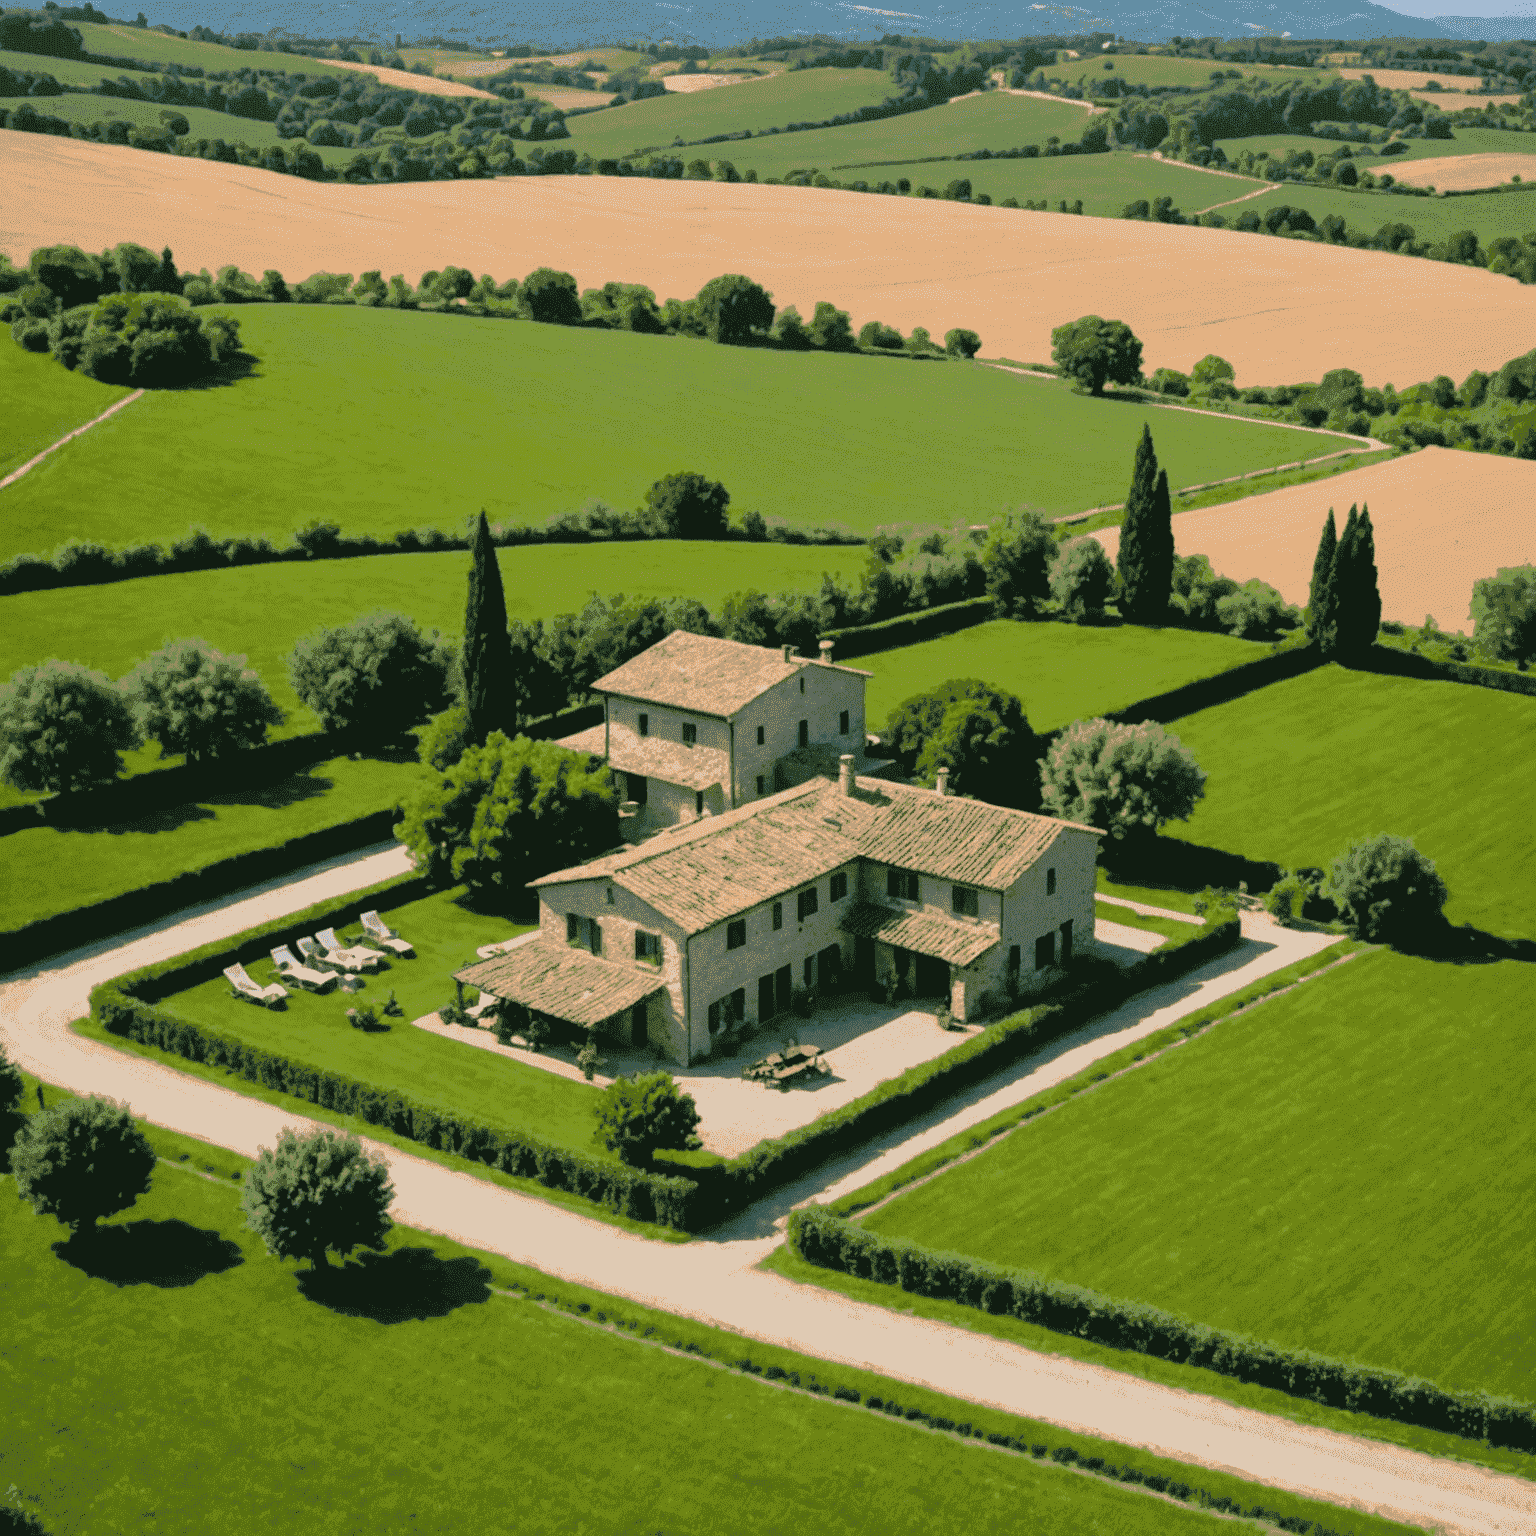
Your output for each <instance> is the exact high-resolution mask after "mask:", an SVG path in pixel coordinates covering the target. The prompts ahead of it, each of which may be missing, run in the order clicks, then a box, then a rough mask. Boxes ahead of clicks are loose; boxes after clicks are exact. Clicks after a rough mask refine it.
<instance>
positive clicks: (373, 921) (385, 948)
mask: <svg viewBox="0 0 1536 1536" xmlns="http://www.w3.org/2000/svg"><path fill="white" fill-rule="evenodd" d="M362 925H363V932H364V934H366V935H367V937H368V938H369V939H370V940H371V941H372V943H371V944H352V945H347V944H344V943H342V941H341V939H340V938H339V937H338V936H337V933H336V930H335V928H322V929H320V930H319V931H318V932H317V933H316V934H315V935H314V937H313V938H310V937H308V936H305V937H303V938H301V939H298V940H297V941H296V945H297V948H298V951H299V953H298V954H297V955H295V954H294V952H293V949H292V948H291V947H290V946H289V945H287V944H279V945H278V946H277V947H276V948H275V949H274V950H272V951H271V954H272V964H273V965H274V966H276V967H277V974H278V975H279V976H280V977H282V979H283V981H284V982H286V983H287V984H288V985H289V986H293V987H299V988H301V989H302V990H303V991H306V992H328V991H330V989H331V988H332V987H334V986H335V985H336V984H337V982H338V981H340V982H341V984H342V986H343V987H348V984H349V982H350V981H352V978H358V977H361V976H364V975H370V976H371V975H373V974H375V973H376V972H377V971H378V969H379V967H380V966H381V965H383V963H384V961H385V959H386V957H387V956H388V955H394V956H396V957H397V958H399V959H414V958H415V955H416V950H415V947H414V946H413V945H412V944H410V943H409V942H408V941H407V940H405V939H403V938H401V937H400V935H399V934H398V933H397V932H395V930H394V929H393V928H391V927H390V926H389V924H388V923H386V922H385V921H384V919H383V918H382V917H380V916H379V914H378V913H377V912H376V911H375V912H364V913H363V915H362ZM374 945H377V946H379V947H378V948H374V947H373V946H374ZM224 975H225V976H226V977H227V978H228V980H229V984H230V987H231V988H232V990H233V992H234V994H235V995H236V996H237V997H245V998H249V999H250V1000H251V1001H252V1002H253V1003H262V1004H264V1005H265V1006H266V1007H269V1008H274V1007H277V1006H278V1004H280V1003H281V1002H282V1000H283V999H284V998H285V997H287V996H288V993H287V990H286V989H285V988H284V987H283V986H280V985H278V984H276V983H274V984H273V985H272V986H270V987H259V986H257V984H256V983H255V982H254V981H253V980H252V979H251V977H250V976H249V975H247V974H246V971H245V968H244V966H240V965H232V966H230V967H229V968H228V969H227V970H226V971H225V972H224ZM361 985H362V983H361V981H360V980H359V981H356V982H355V983H354V984H353V985H352V986H351V987H348V989H349V990H355V989H356V987H357V986H361Z"/></svg>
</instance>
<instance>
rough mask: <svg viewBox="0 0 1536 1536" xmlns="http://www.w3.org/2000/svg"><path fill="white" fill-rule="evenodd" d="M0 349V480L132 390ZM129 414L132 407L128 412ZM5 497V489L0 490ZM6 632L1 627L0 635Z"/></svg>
mask: <svg viewBox="0 0 1536 1536" xmlns="http://www.w3.org/2000/svg"><path fill="white" fill-rule="evenodd" d="M4 339H5V340H6V341H7V345H6V346H3V347H0V399H3V400H4V401H5V430H4V432H3V433H0V479H4V477H5V476H6V475H8V474H10V473H11V471H12V470H14V469H19V468H20V467H21V466H22V465H23V464H25V463H26V462H27V460H28V459H30V458H32V457H33V456H34V455H36V454H39V453H41V452H42V451H43V449H45V448H46V447H48V445H49V444H50V443H56V442H58V440H59V439H60V438H61V437H63V436H64V434H65V433H66V432H73V431H74V430H75V428H76V427H83V426H84V425H85V423H86V422H88V421H91V420H93V419H94V418H95V417H97V416H99V415H101V413H102V412H103V411H104V410H106V409H107V408H108V407H109V406H111V405H113V404H114V403H115V402H116V401H118V400H121V399H122V398H123V397H124V396H125V395H128V394H131V393H132V390H131V389H129V388H128V387H127V386H126V385H121V384H98V383H97V382H96V380H95V379H88V378H86V377H85V375H84V374H80V373H72V372H71V371H70V370H69V369H67V368H60V367H59V366H58V365H57V364H56V363H54V364H52V366H48V364H50V363H52V359H51V358H41V357H38V356H37V355H36V354H35V353H31V352H23V351H22V350H21V348H20V347H18V346H17V345H16V344H15V343H14V342H11V341H10V340H9V338H4ZM129 409H130V410H132V406H130V407H129ZM0 495H4V496H8V495H9V488H7V490H6V491H0ZM9 629H10V620H9V610H8V611H7V622H6V625H5V627H4V629H3V630H0V634H8V633H9Z"/></svg>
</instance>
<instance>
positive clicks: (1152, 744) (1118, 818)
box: [1040, 719, 1205, 842]
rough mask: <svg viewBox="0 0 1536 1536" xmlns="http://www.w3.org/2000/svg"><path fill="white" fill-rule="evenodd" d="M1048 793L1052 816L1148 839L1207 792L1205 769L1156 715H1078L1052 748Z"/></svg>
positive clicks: (1045, 769) (1046, 770)
mask: <svg viewBox="0 0 1536 1536" xmlns="http://www.w3.org/2000/svg"><path fill="white" fill-rule="evenodd" d="M1040 783H1041V800H1042V803H1043V804H1044V806H1045V808H1046V810H1047V811H1048V812H1049V813H1050V814H1051V815H1053V816H1060V817H1062V818H1063V819H1064V820H1066V821H1080V822H1085V823H1087V825H1089V826H1091V827H1098V828H1100V829H1101V830H1102V831H1105V832H1107V833H1109V835H1110V837H1112V838H1113V839H1115V840H1116V841H1117V842H1119V841H1124V840H1130V841H1133V842H1135V841H1144V840H1145V839H1147V838H1149V837H1151V836H1152V834H1154V833H1155V832H1158V831H1159V830H1161V828H1162V826H1163V824H1164V823H1165V822H1168V821H1187V820H1188V819H1189V816H1190V813H1191V812H1192V811H1193V810H1194V808H1195V802H1196V801H1197V800H1201V799H1203V798H1204V797H1205V774H1204V772H1203V771H1202V770H1201V768H1200V765H1199V763H1197V762H1196V761H1195V759H1194V756H1193V754H1191V753H1190V752H1189V751H1188V749H1187V748H1185V747H1184V746H1183V745H1182V744H1181V743H1180V741H1179V738H1178V737H1177V736H1171V735H1169V733H1168V732H1167V731H1165V730H1164V729H1163V728H1162V726H1160V725H1157V724H1154V723H1153V722H1152V721H1150V720H1148V721H1144V722H1143V723H1142V724H1140V725H1116V724H1114V723H1113V722H1111V721H1109V720H1102V719H1098V720H1077V721H1074V722H1073V723H1072V724H1071V725H1069V726H1068V727H1067V729H1066V730H1065V731H1063V732H1062V733H1061V735H1060V736H1058V737H1057V738H1056V741H1055V742H1054V743H1053V744H1052V746H1051V749H1050V751H1049V752H1047V753H1046V756H1045V762H1044V764H1043V765H1042V766H1041V770H1040Z"/></svg>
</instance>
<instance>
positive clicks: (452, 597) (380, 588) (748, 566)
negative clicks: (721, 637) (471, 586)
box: [0, 347, 865, 794]
mask: <svg viewBox="0 0 1536 1536" xmlns="http://www.w3.org/2000/svg"><path fill="white" fill-rule="evenodd" d="M10 352H15V353H17V354H18V355H19V354H20V349H19V348H16V347H12V348H10V349H9V350H7V349H5V348H0V363H3V362H4V361H5V360H6V359H7V357H8V355H9V353H10ZM55 371H56V373H57V374H58V375H59V376H60V377H62V378H65V379H68V380H74V377H75V376H74V375H73V374H69V373H65V372H64V370H63V369H62V368H60V369H57V370H55ZM80 382H85V381H83V380H82V381H80ZM129 409H130V410H131V409H133V407H132V406H130V407H129ZM498 558H499V560H500V562H501V574H502V582H503V584H504V586H505V589H506V597H507V612H508V614H509V615H510V616H511V617H512V618H516V619H536V618H542V619H548V618H551V617H552V616H553V615H555V614H557V613H570V612H574V611H576V610H579V609H580V608H582V607H583V606H584V605H585V604H586V601H587V599H588V597H589V596H590V595H591V594H592V593H593V592H594V591H595V592H601V593H603V594H604V595H605V596H607V595H610V594H612V593H615V592H624V593H628V594H630V595H631V596H639V597H645V598H668V597H691V598H696V599H697V600H698V601H699V602H702V603H703V604H704V605H705V606H706V607H708V608H709V609H710V610H711V611H712V612H715V613H718V612H719V610H720V605H721V601H722V599H723V598H724V597H725V596H726V595H727V594H728V593H731V592H734V591H738V590H739V589H741V588H744V587H756V588H759V589H761V590H763V591H767V592H776V591H780V590H783V589H785V588H790V589H794V590H797V591H805V590H814V589H815V588H816V587H817V586H818V585H819V584H820V582H821V577H822V574H823V573H824V572H831V573H832V574H834V575H837V576H840V577H842V578H843V579H845V580H850V579H854V578H856V576H857V573H858V572H859V571H860V570H861V569H862V567H863V564H864V559H865V552H864V550H863V549H861V548H859V547H858V546H848V547H841V548H839V547H837V546H822V547H808V546H804V545H787V544H746V543H729V544H705V543H678V542H673V541H670V540H666V541H648V542H645V543H635V544H543V545H528V546H525V547H522V548H514V549H503V550H500V551H498ZM468 573H469V556H468V555H467V554H465V553H464V552H463V551H453V552H451V553H445V554H430V555H428V554H419V555H369V556H366V557H364V558H362V559H357V560H348V561H345V562H341V561H317V562H315V563H313V564H311V563H307V562H306V563H305V564H302V565H297V564H295V565H287V564H282V565H255V566H237V567H235V568H234V569H231V570H223V571H189V572H185V573H182V574H178V575H167V576H146V577H141V578H139V579H137V580H134V581H121V582H112V583H108V584H107V585H105V586H96V587H61V588H59V589H57V590H55V591H50V592H22V593H17V594H16V595H14V596H12V597H8V598H6V599H5V600H4V601H5V615H6V623H5V626H4V629H3V630H0V679H3V678H8V677H10V676H11V675H12V674H13V673H14V672H15V671H16V669H17V668H18V667H22V666H27V665H30V664H32V663H35V662H39V661H42V660H44V659H45V658H46V657H49V656H58V657H60V658H61V659H63V660H67V661H78V662H82V663H83V664H84V665H86V666H89V667H95V668H97V669H99V670H101V671H104V672H106V673H107V674H108V675H109V676H111V677H114V678H115V677H121V676H123V674H124V673H126V672H128V671H130V670H131V669H132V667H133V666H134V664H135V663H136V662H137V661H138V660H139V659H140V658H141V657H144V656H147V655H149V654H150V653H151V652H152V651H155V650H157V649H158V648H159V647H160V646H161V645H163V644H164V643H165V642H166V641H168V640H172V639H176V638H178V637H183V636H189V635H196V636H199V637H200V638H202V639H204V640H206V641H207V642H208V643H209V644H210V645H212V646H214V647H215V648H216V649H218V650H221V651H223V652H225V654H227V655H230V654H234V655H243V656H245V657H246V658H247V660H248V662H249V665H250V666H251V667H252V669H253V670H254V671H256V672H257V673H258V674H259V675H260V677H261V679H262V681H263V682H265V683H266V685H267V687H268V688H269V689H270V690H271V693H272V696H273V698H274V699H276V700H277V703H278V705H279V707H280V708H282V709H283V710H284V711H285V712H286V713H287V719H286V720H285V721H284V722H283V724H282V725H281V726H279V727H278V728H277V729H276V730H274V732H273V733H272V734H273V736H274V737H281V736H294V735H298V734H301V733H303V732H308V731H314V730H318V729H319V724H320V723H319V721H318V720H317V719H316V717H315V716H314V714H313V713H311V711H310V710H309V709H308V708H307V707H306V706H305V705H303V704H301V703H300V702H299V700H298V696H297V695H296V694H295V693H294V691H293V686H292V684H291V682H290V681H289V676H288V658H289V655H290V653H291V652H292V650H293V647H294V645H295V643H296V642H297V641H298V640H300V639H301V638H302V637H303V636H305V635H309V634H313V633H314V632H315V631H316V630H317V629H319V628H321V627H322V626H327V625H337V624H346V623H350V622H351V621H352V620H353V619H355V618H357V617H359V616H360V615H362V614H366V613H376V612H378V611H380V610H387V611H391V612H397V613H406V614H409V615H410V616H411V617H412V618H414V619H415V620H417V622H418V623H420V624H421V626H422V627H423V629H432V628H437V629H440V630H441V631H442V632H443V633H444V634H448V635H452V636H454V637H455V638H456V637H457V636H458V635H459V634H460V632H461V631H462V629H463V625H464V597H465V590H466V589H465V582H466V580H467V577H468ZM136 755H137V754H136ZM156 760H158V758H156ZM0 794H3V792H0Z"/></svg>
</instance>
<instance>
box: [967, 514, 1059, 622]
mask: <svg viewBox="0 0 1536 1536" xmlns="http://www.w3.org/2000/svg"><path fill="white" fill-rule="evenodd" d="M1056 554H1057V544H1056V536H1055V534H1054V533H1053V532H1052V531H1051V525H1050V524H1049V523H1048V522H1046V520H1045V518H1044V517H1043V516H1042V515H1041V514H1040V513H1038V512H1020V513H1017V514H1015V513H1012V512H1010V513H1009V514H1008V515H1007V516H1006V517H1003V518H1000V519H999V520H998V521H997V522H995V523H993V525H992V527H991V530H990V531H989V532H988V534H987V542H986V543H985V544H984V545H983V546H982V551H981V564H982V568H983V569H984V570H985V571H986V573H987V595H988V596H989V597H991V598H992V600H993V601H994V602H995V603H996V604H997V609H998V612H999V613H1001V614H1005V615H1007V616H1008V617H1009V618H1013V619H1032V618H1034V617H1035V616H1036V615H1037V614H1038V613H1039V612H1040V606H1041V604H1042V603H1044V602H1045V601H1046V599H1047V598H1049V597H1050V595H1051V567H1052V565H1054V564H1055V561H1056Z"/></svg>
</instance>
